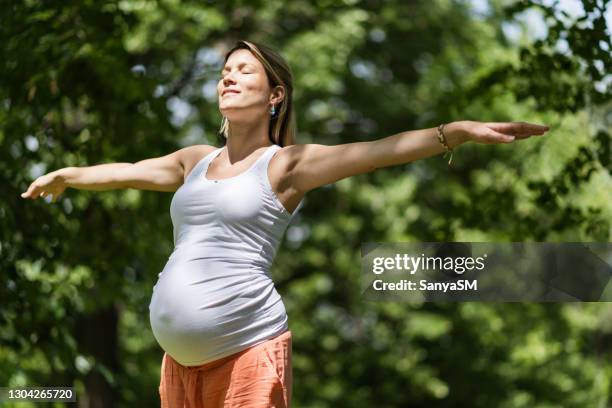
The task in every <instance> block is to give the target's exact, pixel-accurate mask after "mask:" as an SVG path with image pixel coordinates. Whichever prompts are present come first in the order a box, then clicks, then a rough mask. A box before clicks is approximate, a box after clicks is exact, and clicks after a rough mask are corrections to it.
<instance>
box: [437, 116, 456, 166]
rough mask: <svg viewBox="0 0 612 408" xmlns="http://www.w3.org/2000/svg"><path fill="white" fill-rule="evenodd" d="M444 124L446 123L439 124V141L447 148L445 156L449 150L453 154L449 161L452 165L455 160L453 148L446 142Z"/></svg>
mask: <svg viewBox="0 0 612 408" xmlns="http://www.w3.org/2000/svg"><path fill="white" fill-rule="evenodd" d="M444 125H445V123H442V124H440V126H438V141H439V142H440V144H441V145H442V146H444V148H445V149H446V153H444V156H446V155H447V154H448V153H449V152H450V154H451V155H450V160H449V161H448V164H449V166H450V164H451V161H452V160H453V149H451V148H450V147H449V146H448V143H446V136H445V135H444V132H443V129H444Z"/></svg>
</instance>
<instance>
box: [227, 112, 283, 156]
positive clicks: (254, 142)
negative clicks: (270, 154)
mask: <svg viewBox="0 0 612 408" xmlns="http://www.w3.org/2000/svg"><path fill="white" fill-rule="evenodd" d="M269 125H270V123H269V122H268V121H265V120H261V121H255V122H248V123H236V122H230V124H229V131H228V133H229V136H228V138H227V144H226V145H227V153H228V156H229V158H230V162H232V163H233V162H235V161H238V160H242V159H244V158H245V157H247V156H249V155H250V154H251V153H253V152H254V151H255V150H257V149H259V148H262V147H268V146H270V145H271V144H272V143H271V142H270V139H269V137H268V129H269Z"/></svg>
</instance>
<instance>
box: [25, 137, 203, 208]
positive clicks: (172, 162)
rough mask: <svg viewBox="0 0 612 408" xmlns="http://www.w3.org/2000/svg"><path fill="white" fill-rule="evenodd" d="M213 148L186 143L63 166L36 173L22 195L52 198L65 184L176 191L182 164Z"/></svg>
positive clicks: (183, 169) (180, 177)
mask: <svg viewBox="0 0 612 408" xmlns="http://www.w3.org/2000/svg"><path fill="white" fill-rule="evenodd" d="M213 149H214V147H213V146H207V145H198V146H189V147H185V148H183V149H180V150H177V151H176V152H174V153H170V154H168V155H166V156H162V157H156V158H153V159H145V160H141V161H139V162H136V163H106V164H99V165H95V166H88V167H64V168H62V169H59V170H56V171H53V172H51V173H48V174H45V175H43V176H40V177H38V178H37V179H36V180H34V181H33V182H32V184H30V186H29V187H28V189H27V191H25V192H24V193H22V194H21V197H22V198H32V199H36V198H38V197H43V198H44V197H46V196H47V195H49V194H52V195H53V202H55V201H56V200H57V198H58V197H59V196H60V195H61V194H62V193H63V191H64V190H65V189H66V188H67V187H72V188H75V189H80V190H95V191H104V190H112V189H120V188H135V189H140V190H153V191H176V190H177V189H178V188H179V187H180V186H181V185H182V184H183V182H184V174H185V167H186V166H188V165H189V164H188V163H193V162H194V159H195V160H197V158H198V157H200V158H201V157H202V155H203V154H206V153H207V152H210V151H212V150H213Z"/></svg>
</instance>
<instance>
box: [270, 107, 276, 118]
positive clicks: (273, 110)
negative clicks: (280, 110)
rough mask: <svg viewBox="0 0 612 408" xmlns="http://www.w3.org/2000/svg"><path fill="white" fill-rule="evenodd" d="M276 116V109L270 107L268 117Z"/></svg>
mask: <svg viewBox="0 0 612 408" xmlns="http://www.w3.org/2000/svg"><path fill="white" fill-rule="evenodd" d="M275 114H276V107H275V106H274V105H272V109H270V116H274V115H275Z"/></svg>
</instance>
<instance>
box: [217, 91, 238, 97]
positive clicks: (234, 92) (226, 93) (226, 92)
mask: <svg viewBox="0 0 612 408" xmlns="http://www.w3.org/2000/svg"><path fill="white" fill-rule="evenodd" d="M237 93H240V92H239V91H223V93H222V94H221V96H225V95H228V94H237Z"/></svg>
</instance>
